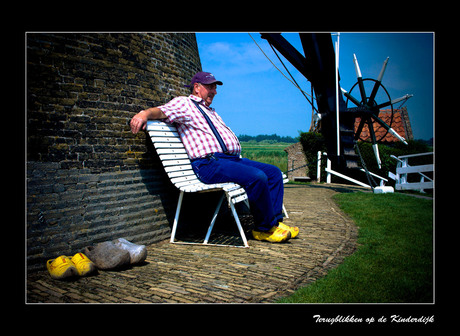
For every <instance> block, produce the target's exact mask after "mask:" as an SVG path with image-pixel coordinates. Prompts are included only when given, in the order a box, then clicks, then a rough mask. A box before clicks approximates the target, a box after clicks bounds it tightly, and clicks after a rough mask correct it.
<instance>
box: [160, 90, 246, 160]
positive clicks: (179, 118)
mask: <svg viewBox="0 0 460 336" xmlns="http://www.w3.org/2000/svg"><path fill="white" fill-rule="evenodd" d="M190 99H193V100H194V101H196V102H198V103H200V106H201V109H202V110H203V111H204V112H205V113H206V114H207V115H208V117H209V118H210V119H211V121H212V123H213V124H214V127H215V128H216V129H217V131H218V132H219V134H220V136H221V137H222V140H223V141H224V143H225V145H226V146H227V149H228V154H233V155H240V153H241V145H240V142H239V141H238V138H237V137H236V135H235V133H233V131H232V130H231V129H230V128H229V127H228V126H227V125H225V123H224V121H223V120H222V118H221V117H220V116H219V115H218V114H217V113H216V112H215V111H214V109H213V108H210V107H207V106H206V105H205V104H204V100H203V99H201V98H199V97H196V96H194V95H190V96H189V97H184V96H182V97H176V98H174V99H173V100H171V101H170V102H169V103H166V104H164V105H161V106H158V108H159V109H160V110H161V111H162V112H163V113H164V114H165V115H166V116H167V119H165V120H164V121H165V122H167V123H170V124H172V123H174V124H175V126H176V128H177V131H178V133H179V136H180V138H181V140H182V142H183V144H184V146H185V149H186V150H187V153H188V156H189V157H190V159H191V160H193V159H198V158H203V157H205V156H206V155H209V154H213V153H223V150H222V147H221V146H220V145H219V142H218V141H217V139H216V137H215V135H214V133H213V132H212V130H211V128H210V127H209V124H208V123H207V121H206V119H205V118H204V116H203V115H202V114H201V112H200V111H199V110H198V108H197V107H196V106H195V104H194V103H193V102H192V101H191V100H190Z"/></svg>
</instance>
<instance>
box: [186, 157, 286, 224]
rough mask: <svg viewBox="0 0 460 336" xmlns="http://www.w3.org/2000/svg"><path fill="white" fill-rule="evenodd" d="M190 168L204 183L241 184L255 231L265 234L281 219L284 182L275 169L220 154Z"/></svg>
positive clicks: (199, 161) (202, 160)
mask: <svg viewBox="0 0 460 336" xmlns="http://www.w3.org/2000/svg"><path fill="white" fill-rule="evenodd" d="M192 166H193V169H194V170H195V172H196V174H197V176H198V177H199V178H200V180H201V181H203V182H204V183H224V182H234V183H238V184H239V185H241V186H242V187H243V188H244V189H245V190H246V193H247V194H248V199H249V204H250V207H251V212H252V214H253V216H254V221H255V224H256V230H258V231H268V230H270V229H271V228H272V227H273V226H276V225H277V224H278V221H279V220H280V219H282V204H283V181H282V174H281V172H280V170H279V169H278V168H276V167H274V166H271V165H267V164H263V163H260V162H255V161H251V160H248V159H239V158H237V157H228V156H225V155H223V154H222V155H220V154H216V155H215V156H214V157H211V158H207V159H199V160H194V161H193V162H192Z"/></svg>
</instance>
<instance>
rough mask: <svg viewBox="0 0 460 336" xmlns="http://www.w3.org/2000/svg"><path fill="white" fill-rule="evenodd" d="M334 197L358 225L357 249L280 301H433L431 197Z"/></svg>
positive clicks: (351, 195) (397, 195) (382, 195)
mask: <svg viewBox="0 0 460 336" xmlns="http://www.w3.org/2000/svg"><path fill="white" fill-rule="evenodd" d="M334 200H335V201H336V202H337V203H338V204H339V206H340V208H341V209H342V210H343V211H344V212H345V213H347V214H348V215H350V217H351V218H352V219H353V220H354V221H355V223H356V225H357V226H358V228H359V235H358V247H357V250H356V251H355V253H354V254H352V255H351V256H349V257H347V258H345V260H344V262H343V263H342V264H341V265H339V266H338V267H337V268H335V269H333V270H330V271H329V272H328V274H327V275H326V276H325V277H324V278H321V279H319V280H317V281H315V282H314V283H312V284H310V285H308V286H306V287H304V288H301V289H299V290H298V291H296V292H295V293H293V294H292V295H291V296H289V297H286V298H284V299H281V300H280V301H279V302H280V303H326V302H328V303H337V302H348V303H363V302H372V303H381V302H391V303H394V302H406V303H428V302H432V301H433V201H432V200H427V199H419V198H415V197H411V196H407V195H401V194H398V193H394V194H372V193H346V194H337V195H335V196H334ZM305 234H308V233H307V232H306V233H305ZM305 258H308V256H305Z"/></svg>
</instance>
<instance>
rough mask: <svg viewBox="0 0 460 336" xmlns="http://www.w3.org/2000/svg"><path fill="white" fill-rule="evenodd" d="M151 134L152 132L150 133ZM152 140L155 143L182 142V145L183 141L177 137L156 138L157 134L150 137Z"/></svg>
mask: <svg viewBox="0 0 460 336" xmlns="http://www.w3.org/2000/svg"><path fill="white" fill-rule="evenodd" d="M149 133H151V132H149ZM150 139H152V141H154V142H158V143H160V142H168V143H169V142H180V143H182V141H181V139H180V138H176V137H158V136H156V134H153V135H151V136H150Z"/></svg>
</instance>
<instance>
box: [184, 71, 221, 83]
mask: <svg viewBox="0 0 460 336" xmlns="http://www.w3.org/2000/svg"><path fill="white" fill-rule="evenodd" d="M195 83H201V84H213V83H216V84H217V85H222V82H221V81H218V80H217V79H216V77H214V75H213V74H212V73H210V72H197V73H196V74H195V76H193V78H192V81H191V82H190V86H193V84H195Z"/></svg>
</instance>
